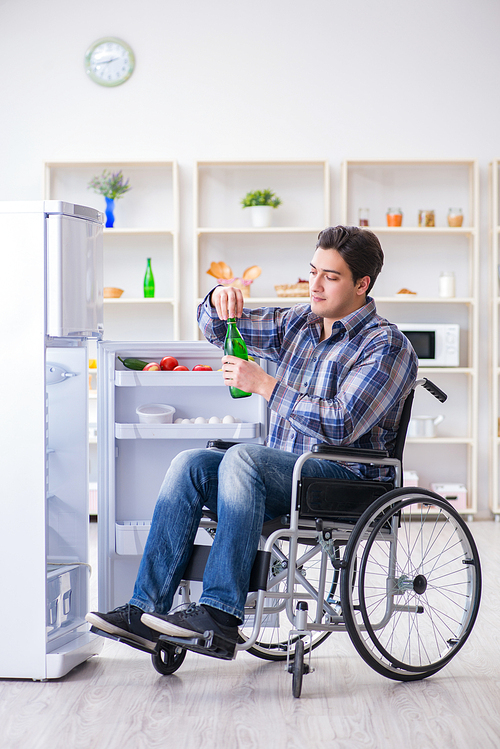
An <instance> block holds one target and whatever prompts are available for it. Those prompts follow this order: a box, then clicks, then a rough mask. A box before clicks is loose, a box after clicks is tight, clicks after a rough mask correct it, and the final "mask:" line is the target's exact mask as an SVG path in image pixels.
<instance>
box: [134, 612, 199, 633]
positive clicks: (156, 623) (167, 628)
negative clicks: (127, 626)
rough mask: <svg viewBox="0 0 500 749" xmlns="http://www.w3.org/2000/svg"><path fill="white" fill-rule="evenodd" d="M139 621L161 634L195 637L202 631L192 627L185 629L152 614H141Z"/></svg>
mask: <svg viewBox="0 0 500 749" xmlns="http://www.w3.org/2000/svg"><path fill="white" fill-rule="evenodd" d="M141 622H142V623H143V624H145V625H146V627H149V628H150V629H154V630H155V632H161V634H162V635H170V636H171V637H196V635H202V634H203V632H197V631H196V630H194V629H185V628H184V627H178V626H177V625H176V624H172V622H167V621H165V619H160V618H159V617H157V616H155V615H154V614H143V615H142V616H141Z"/></svg>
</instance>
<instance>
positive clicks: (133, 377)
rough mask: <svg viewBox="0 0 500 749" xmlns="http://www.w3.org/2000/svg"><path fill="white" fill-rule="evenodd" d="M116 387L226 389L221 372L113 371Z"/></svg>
mask: <svg viewBox="0 0 500 749" xmlns="http://www.w3.org/2000/svg"><path fill="white" fill-rule="evenodd" d="M115 385H116V386H117V387H148V386H149V387H192V386H193V385H196V386H199V387H214V386H217V385H220V386H221V387H226V386H225V385H224V381H223V379H222V372H141V371H139V372H136V371H128V370H127V371H122V370H118V369H117V370H116V371H115Z"/></svg>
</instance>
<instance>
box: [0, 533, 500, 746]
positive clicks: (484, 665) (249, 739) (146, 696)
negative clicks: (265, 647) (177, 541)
mask: <svg viewBox="0 0 500 749" xmlns="http://www.w3.org/2000/svg"><path fill="white" fill-rule="evenodd" d="M471 528H472V531H473V534H474V537H475V539H476V542H477V544H478V547H479V552H480V555H481V561H482V568H483V578H484V581H483V584H484V588H483V598H482V604H481V610H480V613H479V617H478V621H477V624H476V626H475V629H474V631H473V633H472V635H471V637H470V639H469V641H468V642H467V644H466V645H465V647H464V648H463V650H462V651H461V652H460V653H459V654H458V655H457V656H456V658H455V659H454V660H453V661H452V662H451V663H450V664H449V665H448V666H446V667H445V668H444V669H443V670H442V671H441V672H439V673H438V674H436V675H435V676H433V677H431V678H429V679H427V680H424V681H421V682H413V683H401V682H395V681H390V680H387V679H385V678H384V677H382V676H379V675H378V674H376V673H375V672H374V671H372V670H371V669H370V668H369V667H368V666H367V665H365V663H364V662H363V661H362V660H361V658H360V657H359V655H358V654H357V653H356V652H355V650H354V648H353V647H352V645H351V644H350V641H349V639H348V636H347V635H344V634H337V635H333V636H332V637H330V639H329V640H327V642H325V643H324V644H323V645H322V646H321V647H320V648H319V649H318V650H317V651H315V653H314V654H313V666H314V668H315V671H314V673H312V674H310V675H307V676H304V685H303V691H302V697H301V699H299V700H297V699H294V698H293V697H292V694H291V676H290V675H289V674H287V673H285V671H284V669H283V665H281V664H279V663H278V664H275V663H267V662H265V661H261V660H259V659H257V658H255V657H253V656H251V655H248V654H247V653H240V654H239V655H238V657H237V659H236V660H235V661H232V662H229V663H228V662H222V661H217V660H215V659H212V658H207V657H205V656H199V655H194V654H188V656H187V658H186V660H185V661H184V664H183V665H182V667H181V668H180V669H179V671H177V673H175V674H173V675H172V676H160V675H159V674H158V673H157V672H156V671H155V670H154V669H153V667H152V665H151V660H150V658H149V656H148V655H146V654H143V653H140V652H138V651H135V650H132V649H131V648H128V647H127V646H125V645H121V644H119V643H115V642H112V641H108V640H107V641H106V644H105V647H104V650H103V651H102V653H101V655H99V656H97V657H95V658H93V659H91V660H90V661H88V662H87V663H84V664H82V665H81V666H78V667H77V668H76V669H74V670H73V671H72V672H71V673H70V674H68V675H67V676H66V677H64V678H63V679H60V680H58V681H50V682H45V683H41V682H29V681H15V680H3V681H0V726H1V730H0V747H1V749H94V748H95V749H156V748H157V747H162V748H163V747H166V748H168V749H170V748H172V749H173V748H174V747H175V749H199V748H200V747H201V748H202V749H216V748H217V749H226V748H227V749H240V748H241V749H257V748H259V749H260V748H262V749H299V747H314V748H315V749H316V747H317V748H318V749H321V748H322V747H332V748H334V749H337V748H338V749H358V747H359V749H372V748H375V749H393V748H394V749H413V748H415V749H416V748H417V747H418V749H431V748H432V747H439V749H476V748H479V747H481V749H490V748H491V749H493V748H494V749H498V747H500V628H499V620H500V585H499V581H500V523H494V522H475V523H472V524H471ZM95 530H96V528H95V524H94V525H92V526H91V531H92V536H93V539H94V542H95ZM94 578H95V575H94ZM93 596H95V587H94V588H93ZM94 600H95V598H94ZM25 613H26V612H25Z"/></svg>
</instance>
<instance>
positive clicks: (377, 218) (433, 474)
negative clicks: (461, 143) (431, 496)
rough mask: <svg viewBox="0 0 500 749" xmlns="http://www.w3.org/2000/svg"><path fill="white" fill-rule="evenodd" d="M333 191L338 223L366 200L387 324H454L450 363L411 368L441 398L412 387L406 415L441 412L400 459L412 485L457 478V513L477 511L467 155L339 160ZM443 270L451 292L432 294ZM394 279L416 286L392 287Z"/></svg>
mask: <svg viewBox="0 0 500 749" xmlns="http://www.w3.org/2000/svg"><path fill="white" fill-rule="evenodd" d="M341 193H342V194H341V211H342V215H341V221H342V223H345V224H350V225H357V224H358V211H359V209H360V208H368V209H369V212H370V214H369V215H370V219H369V223H370V225H369V227H368V228H369V229H370V230H372V231H373V232H374V233H375V234H377V235H378V236H379V237H380V240H381V244H382V247H383V250H384V254H385V265H384V269H383V271H382V273H381V274H380V277H379V279H378V280H377V283H376V286H375V287H374V290H373V295H374V298H375V301H376V303H377V309H378V312H379V314H381V315H382V316H384V317H387V318H388V319H389V320H391V321H393V322H397V323H404V322H406V323H409V322H416V323H424V322H443V323H445V322H446V323H458V324H459V325H460V339H461V340H460V366H458V367H446V368H444V367H426V368H420V369H419V376H426V377H428V378H429V379H432V380H434V381H435V382H436V384H437V385H438V386H439V387H441V388H442V389H443V390H444V391H445V392H447V393H448V395H449V400H448V402H447V403H445V404H444V405H441V404H437V402H436V404H434V403H431V402H430V401H429V399H428V398H426V397H425V396H426V395H427V394H426V393H420V392H418V391H417V395H416V399H415V404H414V409H413V412H414V414H415V415H423V414H428V413H429V414H430V415H437V413H443V414H444V415H445V420H444V421H443V423H442V424H441V425H440V426H439V428H438V436H437V437H434V438H432V439H429V438H428V439H411V438H409V439H408V440H407V448H406V451H405V467H406V468H407V469H409V470H410V469H412V470H415V471H416V472H417V474H418V475H419V479H420V480H419V483H420V485H421V486H425V487H427V488H428V487H429V485H430V484H431V483H462V484H465V485H466V487H467V492H468V498H467V509H466V510H464V511H463V512H464V513H465V514H468V515H469V516H470V517H472V516H473V514H474V513H475V512H476V510H477V462H478V461H477V456H478V434H477V430H478V426H477V425H478V366H479V362H478V338H479V335H478V334H479V328H478V304H479V281H478V270H479V228H478V226H479V205H478V195H479V176H478V165H477V162H476V161H475V160H461V159H459V160H407V161H396V160H347V161H345V162H344V163H343V164H342V179H341ZM389 207H399V208H401V209H402V212H403V224H402V226H401V227H389V226H387V222H386V212H387V209H388V208H389ZM451 207H454V208H455V207H461V208H462V210H463V215H464V221H463V225H462V226H461V227H450V226H448V224H447V214H448V210H449V208H451ZM422 209H424V210H434V211H435V218H436V225H435V226H434V227H421V226H418V213H419V210H422ZM443 271H453V272H454V273H455V277H456V296H454V297H453V298H442V297H440V296H439V291H438V289H439V286H438V279H439V274H440V272H443ZM403 288H405V289H410V290H411V291H414V292H416V294H415V295H413V294H411V295H410V294H401V295H399V296H398V293H397V292H398V291H399V290H400V289H403ZM497 309H498V308H497ZM496 361H497V362H498V357H497V360H496ZM419 390H421V389H420V388H419ZM448 404H449V405H448ZM495 413H497V411H495Z"/></svg>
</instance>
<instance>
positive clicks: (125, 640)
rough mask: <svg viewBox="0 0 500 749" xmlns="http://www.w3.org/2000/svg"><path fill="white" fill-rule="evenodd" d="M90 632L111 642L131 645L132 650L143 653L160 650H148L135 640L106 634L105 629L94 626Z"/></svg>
mask: <svg viewBox="0 0 500 749" xmlns="http://www.w3.org/2000/svg"><path fill="white" fill-rule="evenodd" d="M90 631H91V632H93V633H94V634H95V635H100V636H101V637H107V638H108V639H109V640H115V641H116V642H123V643H124V644H125V645H130V647H131V648H135V649H136V650H142V652H143V653H149V655H151V653H156V652H157V650H158V648H157V647H155V648H152V649H151V648H146V647H144V645H141V644H140V643H138V642H136V641H135V640H131V639H130V638H128V637H123V636H121V635H110V634H109V632H105V631H104V630H103V629H99V627H94V625H92V626H91V628H90Z"/></svg>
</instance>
